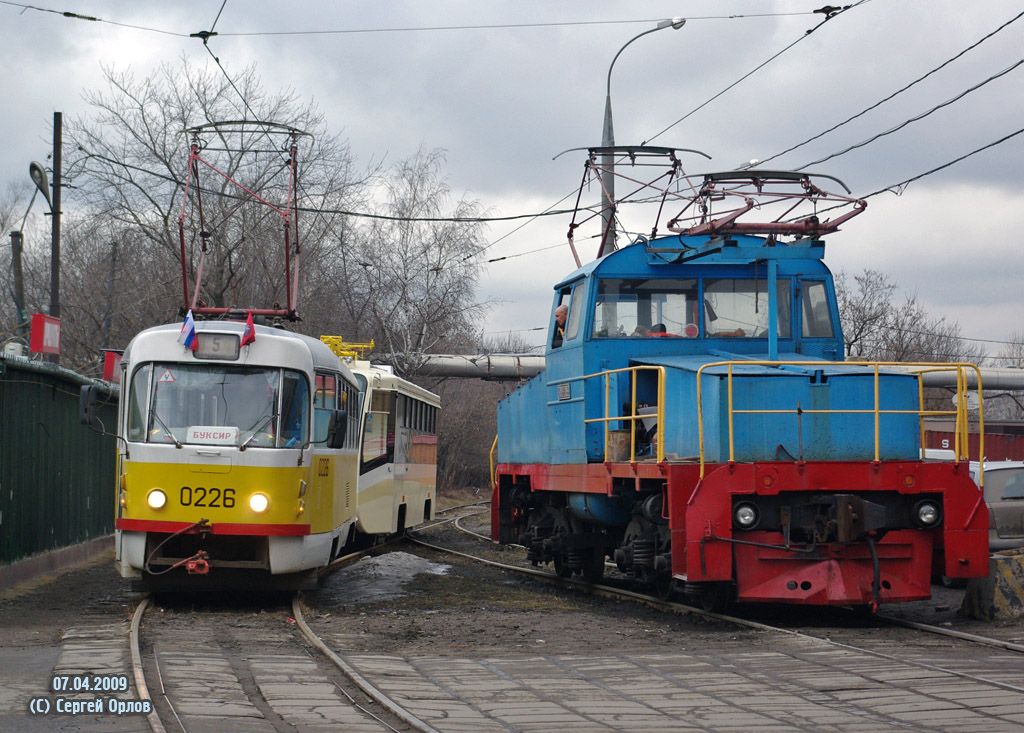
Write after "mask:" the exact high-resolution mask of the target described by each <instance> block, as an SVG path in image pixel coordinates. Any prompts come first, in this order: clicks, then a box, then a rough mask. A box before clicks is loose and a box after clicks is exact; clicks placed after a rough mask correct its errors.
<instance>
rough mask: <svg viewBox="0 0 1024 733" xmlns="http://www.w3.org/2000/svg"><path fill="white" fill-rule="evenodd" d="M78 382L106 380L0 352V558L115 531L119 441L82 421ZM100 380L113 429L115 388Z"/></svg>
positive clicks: (104, 416) (102, 413)
mask: <svg viewBox="0 0 1024 733" xmlns="http://www.w3.org/2000/svg"><path fill="white" fill-rule="evenodd" d="M83 384H98V385H104V384H105V383H103V382H97V381H94V380H89V379H86V378H84V377H82V376H80V375H78V374H76V373H74V372H72V371H69V370H67V369H62V368H60V367H57V366H55V365H53V364H44V363H41V362H37V361H30V360H28V359H24V358H21V357H12V356H4V355H0V565H5V564H8V563H11V562H14V561H16V560H20V559H22V558H25V557H29V556H31V555H35V554H38V553H41V552H47V551H49V550H55V549H58V548H61V547H67V546H69V545H74V544H77V543H79V542H84V541H86V540H91V539H94V538H97V537H102V536H103V535H106V534H110V533H111V532H113V531H114V485H115V467H116V455H117V447H116V443H115V439H114V438H113V437H112V436H105V435H102V434H100V433H97V432H94V431H93V430H90V429H89V428H87V427H85V426H84V425H81V424H79V422H78V395H79V389H80V387H81V386H82V385H83ZM101 388H102V389H103V390H104V393H105V394H107V395H109V402H108V404H106V405H103V406H102V407H101V408H100V409H99V411H98V413H97V414H98V415H99V417H100V419H101V420H102V421H103V424H104V425H106V426H107V429H108V430H110V431H113V430H114V428H115V425H116V415H117V403H116V400H117V395H116V393H113V394H111V393H110V392H109V390H107V388H106V387H105V386H103V387H101Z"/></svg>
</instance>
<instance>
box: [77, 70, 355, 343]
mask: <svg viewBox="0 0 1024 733" xmlns="http://www.w3.org/2000/svg"><path fill="white" fill-rule="evenodd" d="M105 77H106V81H107V89H106V90H104V91H96V92H88V93H87V94H86V100H87V101H88V102H89V103H90V105H91V106H92V113H91V114H90V116H88V117H86V118H83V119H78V120H75V121H74V122H73V123H72V124H70V125H69V126H68V127H69V129H68V133H67V135H68V137H69V138H70V139H71V140H73V141H74V143H75V144H76V145H77V146H78V147H79V149H80V151H81V154H82V157H81V158H80V160H79V161H78V162H79V166H80V167H79V168H78V169H77V173H76V180H75V182H76V185H77V186H78V193H79V200H80V201H81V202H82V203H84V204H85V205H86V206H87V207H88V208H89V209H90V211H91V212H92V213H93V214H94V215H99V216H103V217H105V218H107V219H109V220H110V221H111V222H113V224H114V225H115V226H116V225H121V226H123V227H125V228H127V230H129V231H130V232H132V235H131V236H132V238H133V239H135V238H137V237H141V238H142V239H143V240H145V241H148V243H149V245H150V247H149V248H148V253H149V255H148V257H146V258H145V259H144V260H143V261H136V262H135V263H134V265H135V266H137V267H142V268H143V269H149V270H157V271H161V272H162V271H163V269H164V267H165V265H166V264H167V263H168V262H177V260H178V256H179V235H178V219H179V217H180V216H182V215H184V216H185V217H186V224H187V226H186V234H187V242H186V245H187V249H186V255H187V263H186V265H187V272H188V275H189V278H190V279H192V280H194V277H195V268H196V262H197V259H198V254H199V252H200V250H201V249H202V248H203V247H206V249H207V261H206V264H205V276H204V280H203V283H204V287H203V290H202V292H201V293H200V297H201V298H202V299H203V300H204V302H206V303H207V304H209V305H216V306H232V305H234V306H238V307H242V308H244V307H254V306H256V305H268V304H269V303H270V302H271V301H274V300H280V301H283V299H284V298H283V293H284V280H283V277H284V268H283V264H282V263H283V251H282V248H283V238H282V228H281V221H280V219H279V217H278V215H277V214H275V213H274V212H273V211H272V210H271V209H270V208H269V207H266V206H264V205H262V204H260V203H259V202H257V201H255V200H254V199H253V198H252V197H250V196H248V195H246V194H245V193H244V192H243V191H242V190H241V189H239V188H237V187H236V186H235V185H234V184H233V183H232V182H231V181H229V180H228V178H230V179H231V180H232V181H237V182H238V183H240V184H242V185H244V186H245V187H246V188H248V189H250V190H252V191H257V192H259V193H260V195H261V197H263V198H265V199H266V200H268V201H271V202H277V203H278V204H279V205H281V206H283V205H284V204H285V201H286V191H285V186H286V182H287V178H288V177H287V173H286V172H285V173H282V166H283V165H284V163H285V160H286V153H285V151H284V150H283V149H282V148H284V147H287V145H282V138H281V137H279V136H278V137H275V136H274V135H271V134H269V133H268V131H269V130H271V129H272V128H269V127H268V126H261V125H256V124H248V125H246V126H237V127H234V128H230V127H229V128H223V127H217V128H214V129H212V130H211V131H210V132H209V134H204V135H202V136H201V137H200V138H197V139H196V142H198V143H199V144H200V145H201V146H202V148H203V150H202V155H203V157H204V159H208V160H210V162H211V165H213V166H214V167H215V168H216V169H217V170H218V171H219V172H220V173H221V174H223V175H217V174H215V173H212V172H211V171H210V170H208V169H207V168H205V167H199V168H197V169H196V171H194V173H198V178H194V180H193V184H192V187H193V190H195V188H196V187H197V186H198V187H201V188H202V191H203V194H202V195H203V205H204V212H203V213H204V222H203V224H204V226H200V223H199V221H198V218H197V210H196V208H195V206H194V201H185V185H184V182H185V179H186V162H187V153H188V145H189V143H190V142H192V140H189V139H187V138H186V136H185V135H183V134H182V133H183V131H184V130H185V129H186V128H190V127H195V126H198V125H205V124H209V123H220V122H223V121H225V120H253V117H254V116H255V117H257V118H259V119H260V120H261V121H270V122H279V123H282V124H287V125H288V126H291V127H294V128H298V129H301V130H304V131H307V132H309V133H310V134H311V136H312V137H309V138H303V139H302V140H301V143H302V144H303V145H305V148H304V149H302V150H300V153H302V154H303V161H302V163H301V165H300V198H299V203H300V205H301V206H302V207H303V208H305V209H307V210H314V211H316V212H317V213H316V215H309V216H305V217H303V222H302V223H303V226H304V231H303V238H302V241H303V252H304V257H308V258H309V259H312V260H314V261H315V260H317V259H318V258H319V257H322V256H324V254H325V253H324V252H321V251H320V250H321V249H322V248H323V249H325V250H329V249H330V248H331V247H332V245H334V244H336V243H335V242H333V240H332V238H331V237H329V236H327V234H328V232H329V231H330V230H331V228H332V226H335V225H336V224H337V220H338V219H340V218H341V217H342V215H341V214H329V213H324V212H325V211H326V210H333V211H339V210H344V209H346V208H347V207H350V206H352V205H354V204H355V203H357V202H358V201H359V196H361V191H362V184H363V183H364V181H362V180H361V179H359V178H357V177H356V176H355V174H354V172H353V165H354V163H353V159H352V156H351V154H350V152H349V149H348V146H347V145H346V144H344V143H342V142H341V141H340V140H339V139H338V138H337V137H335V136H331V135H330V134H328V132H327V129H326V125H325V123H324V119H323V116H322V114H321V113H320V112H319V111H318V110H317V109H316V107H315V106H314V105H312V104H303V103H301V102H300V100H299V99H298V97H297V96H296V95H295V93H294V92H291V91H285V92H280V93H278V94H276V95H271V94H268V93H267V92H265V91H264V90H263V88H262V87H261V84H260V80H259V77H258V76H257V74H256V71H255V68H254V67H252V66H250V67H248V68H246V69H244V70H243V71H242V72H241V73H240V74H239V75H238V76H237V77H236V78H234V79H233V82H234V84H233V85H232V84H231V83H230V82H229V81H228V79H226V78H225V77H224V75H223V74H221V72H220V71H219V70H216V69H214V68H210V67H206V68H197V67H194V66H192V65H191V64H190V63H189V62H188V61H187V60H185V61H183V62H182V64H181V65H180V66H172V65H170V64H165V65H164V66H162V67H161V69H160V70H159V71H158V73H157V74H156V75H155V76H153V77H152V78H149V79H145V80H137V79H136V78H135V77H134V76H133V75H132V74H131V73H130V72H125V71H117V70H114V69H111V68H108V69H106V70H105ZM240 95H241V96H240ZM71 168H72V170H75V168H74V166H72V167H71ZM309 271H310V272H313V273H314V274H315V273H316V272H317V271H316V270H315V269H310V270H309ZM178 279H179V281H180V277H179V278H178ZM176 288H177V292H178V293H180V292H181V284H180V282H179V283H178V284H177V286H176ZM172 292H173V288H172ZM118 315H123V314H122V313H119V314H118ZM170 316H171V314H170V313H168V314H166V316H165V317H164V320H166V319H167V318H169V317H170ZM140 325H141V324H140Z"/></svg>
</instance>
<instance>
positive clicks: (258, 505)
mask: <svg viewBox="0 0 1024 733" xmlns="http://www.w3.org/2000/svg"><path fill="white" fill-rule="evenodd" d="M269 506H270V499H268V498H267V495H266V494H260V493H256V494H253V495H252V496H250V497H249V508H250V509H252V510H253V511H254V512H256V513H257V514H262V513H263V512H265V511H267V507H269Z"/></svg>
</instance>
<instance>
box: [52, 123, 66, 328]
mask: <svg viewBox="0 0 1024 733" xmlns="http://www.w3.org/2000/svg"><path fill="white" fill-rule="evenodd" d="M62 126H63V114H62V113H60V112H54V113H53V202H52V206H51V207H50V210H51V212H52V213H53V221H52V224H53V226H52V227H51V230H52V239H51V246H50V315H51V316H53V317H54V318H60V189H61V185H60V177H61V147H62V142H63V141H62V137H63V136H62V129H61V128H62Z"/></svg>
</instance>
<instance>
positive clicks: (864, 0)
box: [640, 0, 871, 145]
mask: <svg viewBox="0 0 1024 733" xmlns="http://www.w3.org/2000/svg"><path fill="white" fill-rule="evenodd" d="M867 2H871V0H860V2H857V3H853V4H852V5H847V6H846V7H844V8H840V9H839V10H837V11H836V12H834V13H831V14H827V15H826V16H825V18H824V19H823V20H822V21H821V22H820V23H818V25H816V26H814V27H813V28H811V29H809V30H807V31H805V32H804V34H803V35H802V36H800V37H799V38H797V39H796V40H795V41H793V42H792V43H790V44H789V45H788V46H786V47H785V48H783V49H782V50H781V51H778V52H777V53H775V54H773V55H772V56H770V57H769V58H768V59H767V60H765V61H763V62H761V63H760V64H758V65H757V66H755V67H754V68H753V69H751V70H750V71H748V72H747V73H746V74H744V75H743V76H741V77H740V78H739V79H737V80H736V81H734V82H733V83H732V84H730V85H729V86H727V87H726V88H725V89H723V90H722V91H720V92H718V94H715V95H714V96H712V97H711V98H710V99H707V100H705V101H704V102H701V103H700V104H699V105H697V106H696V107H694V108H693V109H691V110H690V111H689V112H687V113H686V114H685V115H683V116H682V117H680V118H679V119H678V120H676V121H675V122H673V123H672V124H671V125H669V126H668V127H665V128H664V129H662V130H661V131H660V132H657V133H655V134H654V135H651V137H649V138H647V139H646V140H644V141H643V142H642V143H640V144H641V145H647V144H648V143H649V142H651V141H652V140H656V139H658V138H659V137H661V136H662V135H664V134H665V133H666V132H668V131H669V130H671V129H672V128H673V127H675V126H676V125H678V124H679V123H680V122H683V121H684V120H686V119H688V118H689V117H691V116H692V115H694V114H696V113H697V112H699V111H700V110H702V109H704V108H705V107H707V106H708V105H709V104H711V103H712V102H714V101H715V100H716V99H718V98H719V97H721V96H722V95H723V94H725V93H726V92H728V91H729V90H730V89H732V88H734V87H736V86H738V85H739V84H741V83H742V82H744V81H746V80H747V79H749V78H750V77H751V76H753V75H754V74H756V73H757V72H758V71H760V70H761V69H763V68H764V67H765V66H767V65H768V64H770V63H771V62H772V61H774V60H775V59H777V58H779V57H780V56H782V54H784V53H786V52H787V51H789V50H790V49H791V48H793V47H794V46H796V45H797V44H798V43H800V42H801V41H803V40H804V39H805V38H808V37H809V36H810V35H811V34H812V33H814V32H815V31H816V30H818V29H819V28H821V27H822V26H823V25H825V23H827V22H828V21H830V20H831V19H832V18H835V17H838V16H839V15H842V14H843V13H845V12H846V11H848V10H852V9H853V8H856V7H859V6H861V5H863V4H864V3H867Z"/></svg>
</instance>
